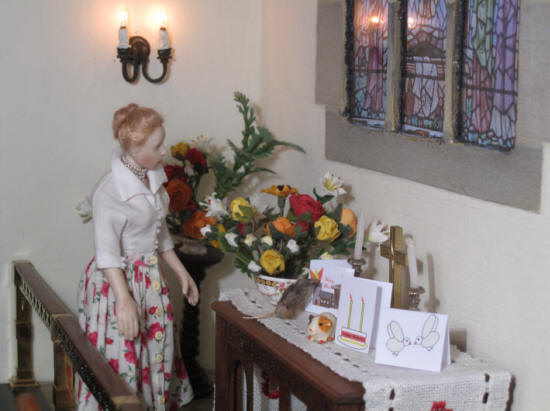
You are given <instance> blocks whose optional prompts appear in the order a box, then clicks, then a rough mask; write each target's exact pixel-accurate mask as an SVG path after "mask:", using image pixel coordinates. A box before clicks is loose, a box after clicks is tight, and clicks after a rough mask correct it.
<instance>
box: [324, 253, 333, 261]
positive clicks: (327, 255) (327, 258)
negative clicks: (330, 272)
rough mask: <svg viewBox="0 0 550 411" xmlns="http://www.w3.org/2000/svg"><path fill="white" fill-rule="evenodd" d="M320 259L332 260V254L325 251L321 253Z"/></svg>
mask: <svg viewBox="0 0 550 411" xmlns="http://www.w3.org/2000/svg"><path fill="white" fill-rule="evenodd" d="M321 260H334V256H333V255H332V254H330V253H329V252H328V251H325V252H324V253H323V254H321Z"/></svg>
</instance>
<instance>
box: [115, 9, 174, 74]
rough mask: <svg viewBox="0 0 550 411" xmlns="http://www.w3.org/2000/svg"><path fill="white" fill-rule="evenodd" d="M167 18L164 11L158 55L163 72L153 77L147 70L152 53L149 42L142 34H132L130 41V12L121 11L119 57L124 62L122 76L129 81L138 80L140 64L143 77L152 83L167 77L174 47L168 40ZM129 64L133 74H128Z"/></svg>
mask: <svg viewBox="0 0 550 411" xmlns="http://www.w3.org/2000/svg"><path fill="white" fill-rule="evenodd" d="M166 20H167V18H166V13H165V12H163V13H162V16H161V26H160V32H159V39H160V47H159V49H158V57H157V58H158V59H159V60H160V61H161V63H162V74H161V75H160V77H158V78H151V77H150V76H149V73H148V72H147V66H148V64H149V54H150V53H151V47H150V46H149V42H148V41H147V40H146V39H145V38H143V37H141V36H132V37H130V41H128V31H127V29H126V25H127V24H128V12H127V11H126V10H124V9H123V10H121V11H120V29H119V30H118V47H117V52H118V53H117V57H118V58H119V59H120V62H121V63H122V77H124V80H126V81H127V82H128V83H133V82H135V81H136V80H137V77H138V74H139V67H140V66H141V71H142V73H143V77H145V78H146V79H147V80H149V81H150V82H151V83H160V82H161V81H163V80H164V78H165V77H166V73H167V72H168V60H170V58H171V57H172V56H171V55H170V54H171V52H172V49H171V48H170V43H169V41H168V31H166ZM129 66H131V67H133V70H132V75H130V74H128V68H129Z"/></svg>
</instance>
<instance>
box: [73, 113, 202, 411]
mask: <svg viewBox="0 0 550 411" xmlns="http://www.w3.org/2000/svg"><path fill="white" fill-rule="evenodd" d="M162 124H163V119H162V117H161V116H160V115H159V114H158V113H157V112H156V111H154V110H152V109H150V108H147V107H142V106H138V105H136V104H129V105H128V106H126V107H123V108H121V109H120V110H118V111H117V112H116V113H115V114H114V118H113V133H114V137H115V139H117V140H118V142H119V143H120V147H119V148H117V149H116V150H115V151H114V152H113V155H112V158H111V170H110V171H109V172H107V174H105V175H104V176H103V177H102V178H101V179H100V180H99V182H98V183H97V185H96V187H95V188H94V190H93V193H92V213H93V225H94V242H95V256H94V258H92V261H90V263H89V264H88V266H87V268H86V270H85V272H84V273H83V276H82V280H81V281H80V285H79V292H78V317H79V322H80V326H81V328H82V330H83V331H84V332H85V333H86V335H87V337H88V339H89V340H90V341H91V343H92V344H94V345H95V346H96V347H97V349H98V350H99V352H100V353H101V354H103V356H104V357H105V360H106V361H107V362H108V363H109V365H110V366H111V367H112V368H113V369H114V370H115V371H116V372H117V373H118V374H119V375H120V376H121V377H122V378H123V379H124V380H125V381H126V382H127V383H128V384H129V385H130V387H131V388H133V389H134V390H135V392H136V394H137V395H138V396H139V397H140V398H141V399H142V400H143V401H144V403H146V404H147V405H148V407H149V409H155V410H164V409H168V410H171V409H178V408H179V407H181V406H182V405H184V404H186V403H188V402H189V401H191V399H192V397H193V392H192V388H191V385H190V383H189V379H188V378H187V374H186V370H185V365H184V364H183V362H182V360H181V357H180V354H179V345H178V343H177V339H176V333H175V327H174V316H173V312H172V306H171V305H170V300H169V297H168V290H167V286H166V283H165V279H164V275H163V273H162V271H161V269H160V267H159V257H160V258H162V259H163V260H164V261H165V262H166V264H167V265H168V266H169V267H170V268H171V269H172V271H173V272H174V273H175V274H176V276H177V278H178V280H179V283H180V284H181V288H182V291H183V295H184V296H185V297H186V298H187V299H188V301H189V302H190V303H191V304H193V305H195V304H197V302H198V299H199V293H198V290H197V286H196V284H195V282H194V281H193V279H192V278H191V276H190V275H189V273H188V272H187V270H186V269H185V267H184V266H183V265H182V263H181V262H180V260H179V259H178V257H177V256H176V254H175V252H174V249H173V243H172V240H171V238H170V234H169V233H168V229H167V226H166V221H165V216H166V213H167V211H168V203H169V198H168V194H167V193H166V190H165V189H164V186H163V183H164V182H165V181H166V175H165V174H164V169H163V167H162V164H161V160H162V158H163V157H164V156H165V155H166V154H167V150H166V148H165V146H164V127H163V125H162ZM76 389H77V400H78V409H79V410H88V409H89V410H94V411H95V410H98V403H97V401H96V400H95V398H94V397H93V396H92V395H91V392H90V391H89V390H88V388H87V387H86V385H85V384H84V382H83V381H82V380H80V379H79V381H78V384H77V386H76Z"/></svg>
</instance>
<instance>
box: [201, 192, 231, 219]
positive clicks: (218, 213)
mask: <svg viewBox="0 0 550 411" xmlns="http://www.w3.org/2000/svg"><path fill="white" fill-rule="evenodd" d="M201 205H202V206H204V207H205V208H206V210H207V212H206V216H207V217H214V218H215V219H216V220H219V219H220V218H221V217H223V216H225V215H227V214H228V213H227V205H226V199H225V198H224V199H223V200H220V199H218V198H216V193H215V192H214V193H212V194H210V195H209V196H208V197H206V199H205V201H202V202H201Z"/></svg>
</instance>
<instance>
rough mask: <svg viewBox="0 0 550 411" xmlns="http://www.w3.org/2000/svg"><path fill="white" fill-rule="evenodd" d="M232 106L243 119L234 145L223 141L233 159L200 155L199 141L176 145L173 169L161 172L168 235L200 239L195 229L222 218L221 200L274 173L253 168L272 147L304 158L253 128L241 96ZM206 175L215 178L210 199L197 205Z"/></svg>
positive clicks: (202, 141)
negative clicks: (253, 179) (250, 178)
mask: <svg viewBox="0 0 550 411" xmlns="http://www.w3.org/2000/svg"><path fill="white" fill-rule="evenodd" d="M234 101H235V102H236V103H237V109H238V110H239V112H240V113H241V115H242V116H243V120H244V130H243V131H242V136H243V137H242V139H241V141H240V144H239V145H237V144H235V143H233V142H232V141H231V140H228V141H227V145H228V147H229V148H230V150H231V151H232V153H233V158H232V161H229V160H228V159H226V158H225V156H224V155H223V154H221V153H220V154H214V153H213V152H211V151H210V150H208V149H206V146H207V145H206V144H205V143H206V139H205V138H204V137H203V136H199V137H197V139H195V140H194V141H193V142H192V143H191V144H188V143H186V142H179V143H178V144H176V145H174V146H172V147H171V149H170V154H171V156H172V158H173V162H174V164H171V165H167V166H165V168H164V170H165V172H166V176H167V177H168V182H167V183H166V185H165V187H166V191H167V192H168V195H169V197H170V206H169V214H168V216H167V218H166V220H167V224H168V228H169V230H170V232H171V233H172V234H173V235H176V236H183V237H187V238H192V239H203V238H204V236H203V234H202V233H201V229H202V228H203V227H205V226H208V225H213V224H215V223H216V219H219V218H221V217H222V216H223V215H224V213H226V211H225V210H226V208H227V206H226V200H225V199H226V197H227V195H228V194H229V193H231V192H232V191H234V190H235V189H237V188H238V187H240V186H241V185H242V183H243V181H245V179H246V177H248V176H249V175H251V174H254V173H258V172H270V173H274V172H273V171H272V170H270V169H268V168H264V167H260V166H258V162H259V161H260V160H263V159H266V158H269V157H270V156H271V155H272V154H273V153H274V150H275V148H276V147H277V146H287V147H290V148H293V149H296V150H298V151H301V152H304V150H303V149H302V148H301V147H300V146H298V145H295V144H292V143H288V142H286V141H280V140H277V139H275V138H274V137H273V135H272V134H271V132H270V131H269V130H268V129H267V128H265V127H261V126H258V125H257V124H256V116H255V113H254V110H253V109H252V108H251V107H250V101H249V99H248V97H246V96H245V95H244V94H242V93H239V92H236V93H235V94H234ZM209 171H212V173H213V174H214V177H215V188H214V193H212V195H210V196H209V197H208V198H207V199H206V200H205V201H204V202H199V201H197V191H198V188H199V185H200V182H201V178H202V176H203V175H204V174H206V173H208V172H209ZM214 244H215V245H217V243H214Z"/></svg>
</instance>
